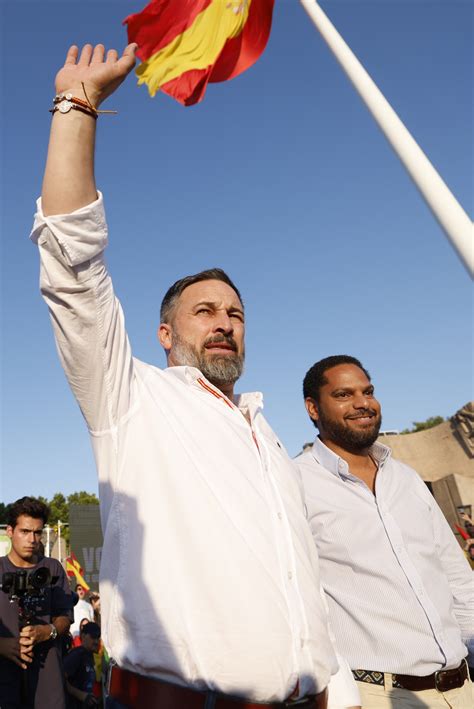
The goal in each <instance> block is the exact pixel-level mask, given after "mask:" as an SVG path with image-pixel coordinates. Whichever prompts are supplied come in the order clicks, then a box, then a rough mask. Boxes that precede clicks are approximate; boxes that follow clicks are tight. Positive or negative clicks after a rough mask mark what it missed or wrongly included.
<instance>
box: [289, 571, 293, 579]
mask: <svg viewBox="0 0 474 709" xmlns="http://www.w3.org/2000/svg"><path fill="white" fill-rule="evenodd" d="M288 578H289V580H290V581H291V579H292V578H293V574H292V573H291V571H288Z"/></svg>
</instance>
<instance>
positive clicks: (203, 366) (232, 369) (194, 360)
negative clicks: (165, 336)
mask: <svg viewBox="0 0 474 709" xmlns="http://www.w3.org/2000/svg"><path fill="white" fill-rule="evenodd" d="M172 349H173V357H174V360H175V361H176V362H177V363H178V364H180V365H187V366H188V367H196V369H199V371H200V372H202V373H203V374H204V376H205V377H206V379H208V380H209V381H210V382H211V384H214V386H216V387H220V386H224V385H226V384H235V382H236V381H237V379H239V377H241V376H242V372H243V371H244V355H243V354H242V355H239V354H237V353H236V352H234V353H233V354H229V355H224V356H220V355H209V354H208V353H207V351H206V350H205V349H204V347H203V348H202V350H201V352H198V350H196V348H195V347H193V346H192V345H190V344H189V343H187V342H186V341H185V340H183V339H182V338H181V337H179V335H177V334H176V332H175V331H174V332H173V346H172Z"/></svg>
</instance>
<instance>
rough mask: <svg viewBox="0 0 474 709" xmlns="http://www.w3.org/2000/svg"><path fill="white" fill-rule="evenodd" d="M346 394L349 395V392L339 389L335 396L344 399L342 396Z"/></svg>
mask: <svg viewBox="0 0 474 709" xmlns="http://www.w3.org/2000/svg"><path fill="white" fill-rule="evenodd" d="M347 396H349V392H347V391H339V392H337V394H336V397H337V398H338V399H344V398H345V397H347Z"/></svg>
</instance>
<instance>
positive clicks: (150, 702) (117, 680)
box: [109, 665, 327, 709]
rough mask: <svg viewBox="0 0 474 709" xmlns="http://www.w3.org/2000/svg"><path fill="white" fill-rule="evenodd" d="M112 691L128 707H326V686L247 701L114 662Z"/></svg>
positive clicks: (252, 708) (110, 692) (217, 708)
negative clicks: (316, 690) (320, 689)
mask: <svg viewBox="0 0 474 709" xmlns="http://www.w3.org/2000/svg"><path fill="white" fill-rule="evenodd" d="M109 694H110V696H111V697H112V698H113V699H116V700H117V701H118V702H120V703H121V704H124V705H125V706H126V707H128V709H263V708H264V707H268V708H269V709H326V708H327V690H326V689H325V690H324V692H321V693H320V694H316V695H313V696H310V697H303V698H302V699H295V700H288V701H286V702H270V703H263V704H262V703H258V704H256V703H255V702H248V701H247V700H245V699H240V698H239V697H230V696H228V695H225V694H218V693H216V692H197V691H195V690H194V689H189V688H188V687H180V686H178V685H177V684H171V683H170V682H162V681H161V680H158V679H152V678H151V677H144V676H143V675H139V674H137V673H136V672H130V671H129V670H122V669H120V667H117V666H116V665H114V666H113V667H112V670H111V674H110V678H109Z"/></svg>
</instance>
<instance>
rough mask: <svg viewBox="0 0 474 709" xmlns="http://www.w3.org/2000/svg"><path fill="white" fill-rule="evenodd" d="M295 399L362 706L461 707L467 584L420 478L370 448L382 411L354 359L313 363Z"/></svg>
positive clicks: (313, 520)
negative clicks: (304, 418) (310, 437)
mask: <svg viewBox="0 0 474 709" xmlns="http://www.w3.org/2000/svg"><path fill="white" fill-rule="evenodd" d="M303 391H304V397H305V403H306V409H307V411H308V414H309V416H310V418H311V419H312V421H313V422H314V425H315V426H316V428H318V430H319V436H318V437H317V438H316V440H315V442H314V444H313V446H312V447H311V448H309V449H306V450H305V452H304V453H302V454H301V455H300V456H299V457H298V458H297V459H296V460H297V463H298V466H299V469H300V472H301V474H302V478H303V485H304V488H305V497H306V505H307V507H308V516H309V521H310V525H311V529H312V532H313V538H314V541H315V544H316V546H317V549H318V554H319V559H320V566H321V582H322V584H323V588H324V590H325V592H326V595H327V597H328V603H329V615H330V620H331V624H332V627H333V629H334V635H335V637H336V643H337V646H338V648H339V650H340V652H341V653H342V654H343V655H344V656H345V657H346V658H347V660H348V661H349V664H350V667H351V668H352V670H353V674H354V677H355V679H356V680H357V681H358V685H359V690H360V693H361V697H362V706H363V707H364V708H365V707H373V708H374V709H389V708H390V709H393V708H397V709H398V708H399V709H402V708H405V707H422V706H423V707H430V708H431V707H433V708H434V707H444V708H445V707H447V706H448V707H457V708H458V709H461V708H462V709H469V707H472V696H471V692H472V685H471V683H470V681H469V678H468V671H467V664H466V656H467V655H468V650H469V651H470V653H472V652H473V651H474V628H473V618H474V614H473V610H474V609H473V580H472V572H471V570H470V568H469V565H468V563H467V561H466V559H465V557H464V554H463V553H462V550H461V548H460V547H459V545H458V543H457V541H456V539H455V537H454V535H453V534H452V532H451V530H450V528H449V526H448V524H447V522H446V520H445V518H444V516H443V514H442V512H441V510H440V509H439V507H438V506H437V504H436V502H435V500H434V498H433V497H432V495H431V493H430V492H429V490H428V488H427V487H426V485H425V483H424V482H423V480H422V479H421V477H420V476H419V475H418V474H417V473H416V472H415V471H414V470H413V469H411V468H409V467H408V466H407V465H404V464H403V463H401V462H399V461H396V460H394V459H393V458H392V457H391V451H390V449H389V448H387V447H386V446H384V445H382V444H380V443H378V442H377V436H378V433H379V430H380V425H381V421H382V418H381V408H380V404H379V402H378V401H377V399H376V398H375V395H374V386H373V384H372V382H371V380H370V376H369V373H368V372H367V370H366V369H364V367H363V366H362V364H361V363H360V362H359V360H357V359H355V358H354V357H350V356H348V355H336V356H332V357H327V358H325V359H323V360H321V361H319V362H317V363H316V364H315V365H314V366H313V367H311V369H310V370H309V371H308V373H307V374H306V377H305V379H304V384H303ZM471 659H474V658H473V657H472V654H471Z"/></svg>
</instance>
